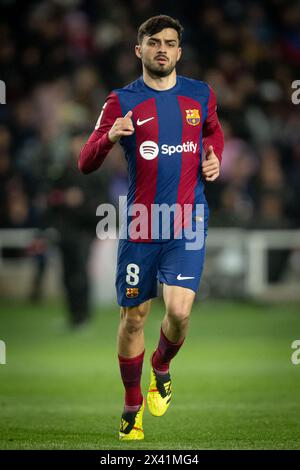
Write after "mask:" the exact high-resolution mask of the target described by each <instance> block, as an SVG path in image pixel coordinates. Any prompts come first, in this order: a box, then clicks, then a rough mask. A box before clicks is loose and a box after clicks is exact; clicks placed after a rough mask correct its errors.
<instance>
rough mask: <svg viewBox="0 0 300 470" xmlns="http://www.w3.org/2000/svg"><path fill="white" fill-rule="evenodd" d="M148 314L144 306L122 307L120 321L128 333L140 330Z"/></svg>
mask: <svg viewBox="0 0 300 470" xmlns="http://www.w3.org/2000/svg"><path fill="white" fill-rule="evenodd" d="M147 314H148V309H147V308H145V307H144V306H142V305H141V306H137V307H129V308H128V307H122V308H121V321H122V322H123V325H124V328H125V330H126V331H127V333H129V334H134V333H138V332H140V331H141V330H142V329H143V327H144V323H145V320H146V317H147Z"/></svg>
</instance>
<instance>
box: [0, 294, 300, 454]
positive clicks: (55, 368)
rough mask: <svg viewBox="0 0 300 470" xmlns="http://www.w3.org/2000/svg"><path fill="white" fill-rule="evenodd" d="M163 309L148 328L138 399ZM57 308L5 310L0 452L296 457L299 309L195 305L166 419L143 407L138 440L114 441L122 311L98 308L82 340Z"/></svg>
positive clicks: (175, 366)
mask: <svg viewBox="0 0 300 470" xmlns="http://www.w3.org/2000/svg"><path fill="white" fill-rule="evenodd" d="M162 316H163V304H162V303H161V302H160V301H159V300H155V301H154V302H153V306H152V312H151V314H150V316H149V318H148V320H147V323H146V328H145V333H146V355H145V363H144V369H143V382H142V386H143V392H144V393H146V390H147V386H148V380H149V357H150V354H151V352H152V350H153V348H154V347H155V346H156V344H157V340H158V334H159V327H160V322H161V319H162ZM64 322H65V315H64V310H63V306H62V305H61V304H59V303H53V304H51V303H48V304H46V305H43V304H42V305H36V306H30V305H26V304H24V303H21V302H18V301H4V302H3V301H2V304H1V309H0V339H1V340H4V341H5V343H6V348H7V364H6V365H0V417H1V418H0V449H105V450H113V449H299V448H300V395H299V390H300V365H298V366H296V365H293V364H292V362H291V354H292V352H293V350H292V349H291V344H292V342H293V341H294V340H295V339H300V305H299V304H295V303H294V304H281V305H276V306H274V305H257V304H251V303H249V304H247V303H233V302H228V301H226V302H221V301H205V302H203V303H202V302H201V301H200V302H198V303H196V304H195V306H194V308H193V313H192V318H191V323H190V329H189V335H188V337H187V339H186V342H185V345H184V347H183V348H182V350H181V351H180V353H179V354H178V356H177V357H176V358H175V359H174V361H173V363H172V367H171V373H172V378H173V384H174V385H173V390H174V392H173V401H172V405H171V407H170V409H169V410H168V412H167V414H166V415H165V416H164V417H162V418H154V417H152V416H151V415H150V414H149V411H148V410H146V412H145V415H144V431H145V440H144V441H140V442H119V441H118V427H119V421H120V416H121V411H122V406H123V385H122V383H121V381H120V375H119V367H118V362H117V352H116V332H117V327H118V322H119V309H118V307H117V306H115V307H111V308H103V309H97V310H96V312H95V316H94V319H93V321H92V323H91V324H90V325H89V326H88V327H87V328H86V329H85V330H82V331H80V332H79V331H78V332H71V331H68V329H67V328H65V327H64Z"/></svg>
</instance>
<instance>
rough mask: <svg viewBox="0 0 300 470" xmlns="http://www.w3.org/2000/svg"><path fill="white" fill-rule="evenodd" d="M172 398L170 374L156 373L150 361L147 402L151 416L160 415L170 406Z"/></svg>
mask: <svg viewBox="0 0 300 470" xmlns="http://www.w3.org/2000/svg"><path fill="white" fill-rule="evenodd" d="M171 398H172V382H171V377H170V374H169V373H167V374H156V373H155V371H154V369H153V367H152V361H151V376H150V385H149V389H148V394H147V403H148V408H149V411H150V413H151V414H152V415H153V416H162V415H164V414H165V412H166V411H167V409H168V408H169V406H170V402H171Z"/></svg>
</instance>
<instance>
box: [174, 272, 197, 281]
mask: <svg viewBox="0 0 300 470" xmlns="http://www.w3.org/2000/svg"><path fill="white" fill-rule="evenodd" d="M186 279H195V278H194V277H191V276H181V273H180V274H178V276H177V280H178V281H185V280H186Z"/></svg>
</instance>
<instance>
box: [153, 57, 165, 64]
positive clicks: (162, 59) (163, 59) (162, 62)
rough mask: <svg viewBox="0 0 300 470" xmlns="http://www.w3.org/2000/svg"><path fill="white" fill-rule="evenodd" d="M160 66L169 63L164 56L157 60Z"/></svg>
mask: <svg viewBox="0 0 300 470" xmlns="http://www.w3.org/2000/svg"><path fill="white" fill-rule="evenodd" d="M155 60H157V62H158V63H159V64H166V63H167V62H168V59H167V58H166V57H163V56H158V57H156V58H155Z"/></svg>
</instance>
